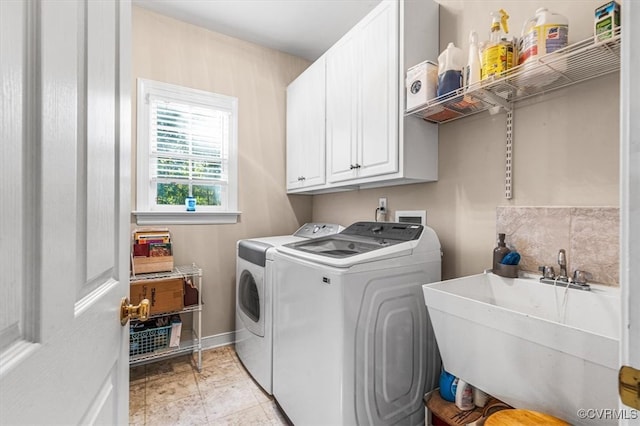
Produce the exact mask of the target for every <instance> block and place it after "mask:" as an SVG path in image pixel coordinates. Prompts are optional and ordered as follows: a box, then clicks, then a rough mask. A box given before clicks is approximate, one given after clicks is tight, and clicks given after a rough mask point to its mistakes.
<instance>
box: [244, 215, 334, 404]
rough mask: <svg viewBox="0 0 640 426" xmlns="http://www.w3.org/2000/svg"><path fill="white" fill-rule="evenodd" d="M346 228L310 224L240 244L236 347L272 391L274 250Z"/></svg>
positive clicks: (254, 374)
mask: <svg viewBox="0 0 640 426" xmlns="http://www.w3.org/2000/svg"><path fill="white" fill-rule="evenodd" d="M342 229H343V227H341V226H340V225H336V224H330V223H306V224H304V225H303V226H302V227H301V228H300V229H298V230H297V231H296V232H295V233H294V234H293V235H283V236H276V237H264V238H254V239H248V240H240V241H238V242H237V244H236V249H237V250H236V253H237V257H236V330H235V340H236V342H235V349H236V353H237V354H238V357H239V358H240V360H241V361H242V363H243V365H244V366H245V367H246V369H247V371H248V372H249V374H251V376H252V377H253V378H254V379H255V380H256V382H258V384H260V386H262V388H263V389H264V390H265V391H266V392H268V393H269V394H271V393H272V357H273V353H272V348H273V320H272V319H273V276H274V268H273V253H274V248H275V247H277V246H280V245H283V244H287V243H292V242H296V241H302V240H308V239H310V238H318V237H323V236H327V235H331V234H334V233H336V232H339V231H340V230H342Z"/></svg>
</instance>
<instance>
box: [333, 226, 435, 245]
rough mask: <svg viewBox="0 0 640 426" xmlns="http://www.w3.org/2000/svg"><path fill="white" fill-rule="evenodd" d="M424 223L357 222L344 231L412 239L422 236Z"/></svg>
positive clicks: (367, 235) (371, 235)
mask: <svg viewBox="0 0 640 426" xmlns="http://www.w3.org/2000/svg"><path fill="white" fill-rule="evenodd" d="M423 229H424V227H423V226H422V225H416V224H412V223H394V222H356V223H354V224H352V225H350V226H349V227H348V228H346V229H345V230H344V231H342V234H345V235H357V236H359V237H369V238H385V239H389V240H400V241H412V240H417V239H418V238H420V235H421V234H422V230H423Z"/></svg>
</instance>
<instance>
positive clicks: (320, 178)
mask: <svg viewBox="0 0 640 426" xmlns="http://www.w3.org/2000/svg"><path fill="white" fill-rule="evenodd" d="M324 183H325V61H324V57H321V58H320V59H318V60H317V61H316V62H314V63H313V64H312V65H311V66H310V67H309V68H307V69H306V70H305V71H304V72H303V73H302V74H301V75H300V76H299V77H298V78H297V79H296V80H295V81H293V82H292V83H291V84H290V85H289V86H288V87H287V190H288V191H291V190H299V189H306V188H309V187H314V186H318V185H323V184H324Z"/></svg>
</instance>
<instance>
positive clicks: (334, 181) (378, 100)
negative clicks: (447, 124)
mask: <svg viewBox="0 0 640 426" xmlns="http://www.w3.org/2000/svg"><path fill="white" fill-rule="evenodd" d="M438 32H439V29H438V5H437V3H435V2H433V1H432V0H426V1H415V2H401V1H398V0H383V1H382V2H381V3H380V5H378V6H377V7H376V8H375V9H374V10H373V11H371V13H369V14H368V15H367V16H366V17H365V18H363V19H362V20H361V21H360V22H359V23H358V24H356V26H355V27H353V28H352V29H351V30H350V31H349V32H348V33H347V34H345V36H344V37H342V38H341V39H340V40H339V41H338V42H337V43H336V44H335V45H334V46H332V47H331V48H330V49H329V50H328V51H327V53H326V54H325V56H323V57H322V58H321V59H320V60H318V61H317V62H316V63H314V64H313V65H312V67H313V66H315V65H316V64H317V63H318V62H322V63H323V64H325V63H326V80H325V81H326V84H324V82H323V86H322V87H323V90H325V94H326V97H325V98H323V99H324V100H325V106H326V115H324V114H323V115H322V116H319V115H317V116H314V117H312V118H311V119H310V121H309V122H305V124H304V126H302V127H300V129H301V131H302V132H304V135H305V137H311V136H313V137H314V140H315V137H316V136H317V135H319V134H320V131H319V130H318V126H323V129H326V133H324V135H325V136H326V137H325V146H326V162H325V165H326V181H325V182H324V183H323V184H320V185H314V186H313V187H311V188H310V187H309V185H306V186H302V184H298V183H297V179H298V178H299V177H302V176H305V174H304V173H303V172H302V171H298V172H296V171H294V170H295V169H292V168H291V167H289V166H288V168H287V172H288V176H289V178H288V182H287V189H288V190H289V192H306V193H319V192H332V191H339V190H345V189H355V188H368V187H376V186H386V185H400V184H406V183H417V182H428V181H434V180H437V178H438V174H437V173H438V129H437V125H435V124H432V123H427V122H425V121H423V120H421V119H419V118H416V117H405V116H404V109H405V85H404V78H405V72H406V69H407V68H409V67H411V66H413V65H416V64H418V63H420V62H423V61H426V60H435V59H436V58H437V56H438ZM310 69H311V68H310ZM307 72H308V71H305V74H306V73H307ZM303 75H304V74H303ZM301 77H302V76H301ZM306 83H309V84H311V83H310V79H309V80H307V82H306ZM294 84H295V85H299V84H300V85H302V84H305V82H304V81H303V80H301V79H300V78H298V79H297V80H295V81H294V83H292V86H293V85H294ZM313 84H315V83H313ZM297 89H299V88H297ZM315 89H316V88H314V89H313V90H315ZM290 90H291V86H290V88H289V90H288V91H290ZM305 90H306V91H309V90H312V89H311V88H307V89H305ZM312 99H313V102H316V101H317V99H318V98H316V97H314V98H307V99H306V102H312ZM301 102H302V103H303V104H304V103H305V100H302V101H301ZM296 105H298V104H297V103H293V102H292V101H289V103H288V105H287V118H288V120H294V119H295V117H296V116H299V115H300V114H301V113H300V112H299V111H290V109H291V108H294V107H296ZM315 107H317V106H315ZM315 107H314V108H315ZM300 108H301V109H304V108H310V107H309V106H305V105H302V106H300ZM325 117H326V120H325ZM311 121H313V122H314V123H311ZM287 125H288V129H289V128H290V127H289V126H291V127H296V126H298V124H293V123H291V124H289V122H288V123H287ZM301 139H304V137H302V138H294V137H293V134H292V133H289V132H288V138H287V155H288V158H289V161H292V160H291V158H294V157H295V156H296V155H299V154H296V151H297V150H299V149H305V148H304V146H305V145H304V144H305V143H310V142H309V141H306V142H300V140H301ZM301 147H303V148H301ZM305 150H306V149H305ZM315 166H316V163H313V167H315ZM304 168H305V169H306V168H308V164H307V163H305V165H304ZM297 174H300V176H297Z"/></svg>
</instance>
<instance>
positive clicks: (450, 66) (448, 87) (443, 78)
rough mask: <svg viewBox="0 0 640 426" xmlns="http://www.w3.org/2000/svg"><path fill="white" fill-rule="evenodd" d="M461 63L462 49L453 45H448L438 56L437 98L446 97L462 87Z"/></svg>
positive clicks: (462, 64)
mask: <svg viewBox="0 0 640 426" xmlns="http://www.w3.org/2000/svg"><path fill="white" fill-rule="evenodd" d="M463 61H464V56H463V53H462V49H460V48H459V47H456V46H455V45H454V44H453V43H449V44H448V45H447V48H446V49H445V50H443V51H442V53H441V54H440V56H438V96H442V95H446V94H447V93H450V92H453V91H456V90H458V89H459V88H461V87H462V69H463V68H464V62H463Z"/></svg>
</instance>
